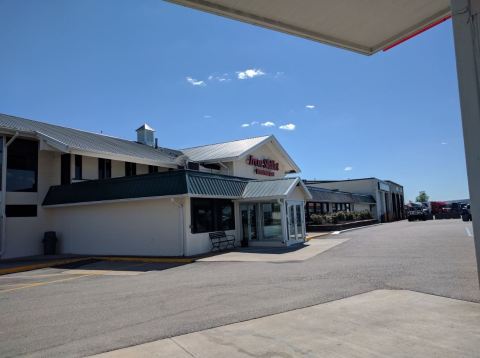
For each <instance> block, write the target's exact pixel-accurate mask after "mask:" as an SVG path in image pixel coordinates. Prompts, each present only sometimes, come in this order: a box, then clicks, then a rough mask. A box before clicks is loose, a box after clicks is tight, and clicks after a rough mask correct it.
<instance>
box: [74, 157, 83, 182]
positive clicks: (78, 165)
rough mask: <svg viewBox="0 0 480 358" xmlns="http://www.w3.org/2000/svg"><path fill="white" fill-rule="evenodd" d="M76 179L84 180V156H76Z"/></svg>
mask: <svg viewBox="0 0 480 358" xmlns="http://www.w3.org/2000/svg"><path fill="white" fill-rule="evenodd" d="M75 179H77V180H81V179H82V156H81V155H78V154H76V155H75Z"/></svg>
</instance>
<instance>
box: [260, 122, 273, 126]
mask: <svg viewBox="0 0 480 358" xmlns="http://www.w3.org/2000/svg"><path fill="white" fill-rule="evenodd" d="M261 125H262V126H264V127H275V123H273V122H270V121H267V122H263V123H261Z"/></svg>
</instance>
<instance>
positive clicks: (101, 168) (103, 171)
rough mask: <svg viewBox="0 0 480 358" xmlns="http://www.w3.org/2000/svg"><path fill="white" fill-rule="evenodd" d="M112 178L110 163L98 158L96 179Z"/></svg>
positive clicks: (108, 160)
mask: <svg viewBox="0 0 480 358" xmlns="http://www.w3.org/2000/svg"><path fill="white" fill-rule="evenodd" d="M111 177H112V161H111V160H110V159H103V158H98V179H109V178H111Z"/></svg>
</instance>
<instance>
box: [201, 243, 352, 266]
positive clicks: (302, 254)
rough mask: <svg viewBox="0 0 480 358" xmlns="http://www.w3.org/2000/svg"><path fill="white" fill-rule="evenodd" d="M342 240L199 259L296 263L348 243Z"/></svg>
mask: <svg viewBox="0 0 480 358" xmlns="http://www.w3.org/2000/svg"><path fill="white" fill-rule="evenodd" d="M348 240H349V239H348V238H345V239H343V238H342V239H340V238H335V239H313V240H310V241H308V242H306V243H305V244H299V245H295V246H291V247H274V248H267V247H247V248H240V249H236V250H234V251H230V252H226V253H223V254H222V253H221V254H218V255H214V256H209V257H205V258H202V259H198V260H197V261H198V262H228V261H236V262H295V261H304V260H308V259H310V258H312V257H314V256H317V255H318V254H321V253H322V252H325V251H327V250H329V249H331V248H332V247H335V246H337V245H339V244H342V243H344V242H345V241H348Z"/></svg>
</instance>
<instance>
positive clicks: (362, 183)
mask: <svg viewBox="0 0 480 358" xmlns="http://www.w3.org/2000/svg"><path fill="white" fill-rule="evenodd" d="M304 182H305V184H306V185H307V187H308V188H311V187H314V188H323V189H329V190H338V191H339V192H347V193H356V194H353V195H354V196H353V197H352V201H351V202H352V203H353V205H354V206H355V207H357V208H358V206H359V205H361V206H362V209H367V206H368V209H369V210H370V211H371V213H372V216H373V217H374V218H375V219H377V220H379V221H380V222H388V221H395V220H402V219H404V218H405V214H404V210H403V207H404V193H403V186H401V185H400V184H397V183H395V182H393V181H391V180H380V179H377V178H361V179H348V180H305V181H304ZM311 191H312V190H311ZM312 192H313V191H312ZM339 194H340V193H339ZM358 194H362V195H363V196H358ZM355 195H356V196H355ZM354 199H356V200H357V201H358V203H357V204H355V201H354ZM374 204H375V205H374ZM341 207H342V208H343V206H341ZM346 208H348V206H347V207H346ZM348 210H350V208H348Z"/></svg>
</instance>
